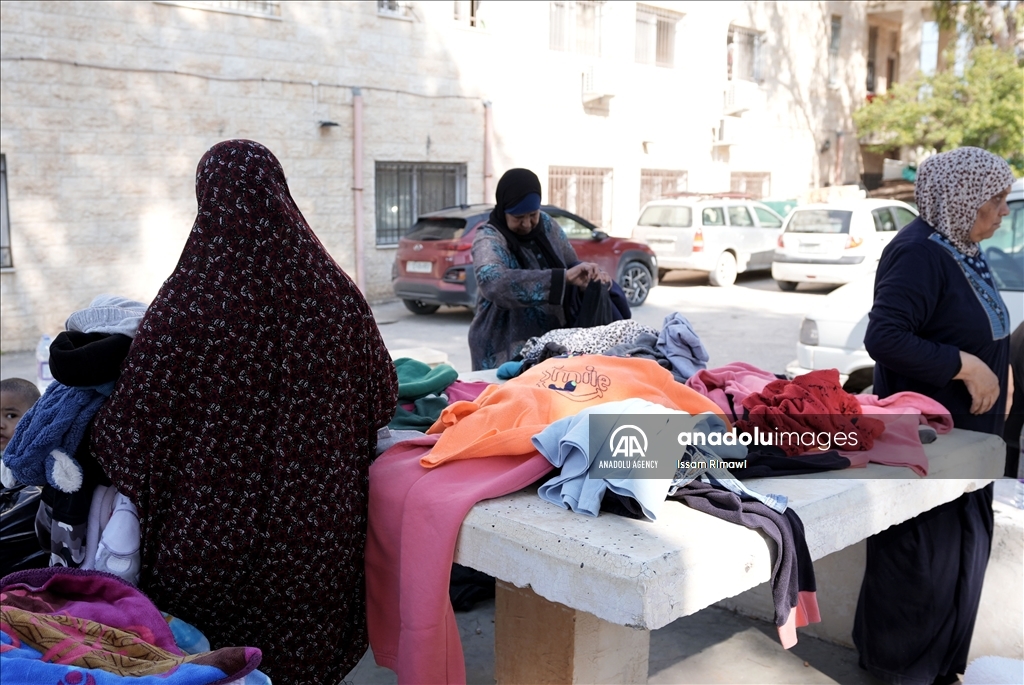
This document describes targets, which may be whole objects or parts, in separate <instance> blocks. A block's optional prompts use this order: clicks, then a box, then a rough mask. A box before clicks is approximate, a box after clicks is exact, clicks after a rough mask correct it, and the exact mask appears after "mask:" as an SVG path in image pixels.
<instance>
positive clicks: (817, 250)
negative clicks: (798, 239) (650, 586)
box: [800, 243, 825, 254]
mask: <svg viewBox="0 0 1024 685" xmlns="http://www.w3.org/2000/svg"><path fill="white" fill-rule="evenodd" d="M800 251H801V252H805V253H807V254H822V253H823V252H825V246H824V245H820V244H818V243H804V244H802V245H801V246H800Z"/></svg>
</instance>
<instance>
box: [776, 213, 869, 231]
mask: <svg viewBox="0 0 1024 685" xmlns="http://www.w3.org/2000/svg"><path fill="white" fill-rule="evenodd" d="M852 216H853V212H851V211H849V210H845V209H798V210H796V211H794V212H793V216H792V217H790V220H789V225H788V226H786V232H787V233H849V232H850V218H851V217H852Z"/></svg>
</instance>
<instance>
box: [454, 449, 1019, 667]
mask: <svg viewBox="0 0 1024 685" xmlns="http://www.w3.org/2000/svg"><path fill="white" fill-rule="evenodd" d="M925 451H926V453H927V454H928V457H929V462H930V468H929V470H930V475H929V477H928V478H924V479H922V478H918V477H917V476H915V475H914V474H913V473H912V472H911V471H910V470H909V469H903V468H895V467H887V466H880V465H875V464H871V465H869V466H868V467H867V468H865V469H850V470H847V471H841V472H835V473H832V474H829V476H830V477H828V478H824V477H820V476H818V477H813V476H812V477H807V476H790V477H786V478H770V479H757V480H751V481H747V483H748V484H749V485H750V487H751V488H753V489H755V490H758V491H761V492H775V493H779V494H783V495H787V496H788V497H789V500H790V505H791V506H792V507H793V508H794V509H795V510H796V512H797V513H798V514H799V515H800V518H801V519H802V520H803V523H804V528H805V533H806V538H807V545H808V548H809V550H810V554H811V557H812V558H813V559H815V560H817V559H821V558H822V557H824V556H826V555H828V554H831V553H833V552H836V551H838V550H842V549H845V548H847V547H849V546H851V545H853V544H855V543H857V542H860V541H861V540H864V539H865V538H867V537H868V536H870V535H873V534H875V533H878V532H879V531H881V530H884V529H885V528H888V527H889V526H891V525H894V524H896V523H900V522H902V521H905V520H907V519H910V518H913V517H914V516H916V515H918V514H920V513H922V512H924V511H927V510H929V509H931V508H933V507H936V506H938V505H940V504H943V503H945V502H949V501H952V500H954V499H956V498H957V497H959V496H960V495H961V494H963V493H965V492H970V491H973V490H976V489H978V488H980V487H983V486H985V485H986V484H987V483H989V482H991V481H992V480H993V479H995V478H997V477H999V475H1000V474H1001V472H1002V468H1003V459H1004V455H1005V447H1004V445H1003V442H1002V441H1001V440H1000V439H999V438H997V437H995V436H990V435H985V434H981V433H974V432H971V431H962V430H954V431H953V432H951V433H949V434H948V435H944V436H940V437H939V439H938V440H937V441H935V442H934V443H932V444H930V445H927V446H925ZM894 476H895V477H894ZM455 561H456V562H458V563H460V564H463V565H466V566H470V567H472V568H475V569H479V570H481V571H483V572H485V573H488V574H490V575H492V576H494V577H495V578H497V579H498V581H499V582H498V589H497V599H496V605H495V677H496V679H497V682H498V683H555V682H559V683H587V682H591V683H593V682H600V683H637V682H646V681H647V672H648V656H649V651H650V631H651V630H654V629H657V628H660V627H662V626H665V625H667V624H669V623H671V622H672V621H674V620H675V619H677V618H680V617H682V616H688V615H690V614H693V613H694V612H697V611H699V610H701V609H703V608H705V607H707V606H710V605H712V604H715V603H717V602H719V601H721V600H723V599H725V598H728V597H733V596H735V595H738V594H740V593H742V592H744V591H746V590H749V589H750V588H753V587H755V586H757V585H760V584H762V583H764V582H765V581H767V580H768V579H769V577H770V570H771V558H770V555H769V550H768V545H767V544H766V543H765V540H764V539H763V538H762V537H761V535H760V534H759V533H757V532H755V531H753V530H748V529H746V528H742V527H740V526H736V525H733V524H730V523H727V522H725V521H721V520H719V519H716V518H713V517H711V516H708V515H706V514H703V513H700V512H697V511H694V510H692V509H689V508H688V507H686V506H684V505H682V504H679V505H678V506H672V507H666V508H665V510H664V513H663V515H662V516H661V517H660V518H659V520H658V521H656V522H647V521H635V520H631V519H626V518H623V517H618V516H613V515H601V516H600V517H598V518H596V519H594V518H589V517H585V516H581V515H578V514H574V513H571V512H569V511H566V510H563V509H560V508H558V507H556V506H554V505H551V504H549V503H547V502H544V501H542V500H541V499H540V498H539V497H538V496H537V494H536V491H535V490H525V491H520V492H518V493H514V494H512V495H508V496H506V497H502V498H498V499H493V500H487V501H485V502H481V503H479V504H477V505H476V506H475V507H474V508H473V509H472V510H471V511H470V513H469V515H468V516H467V517H466V520H465V521H464V523H463V525H462V528H461V530H460V533H459V538H458V543H457V546H456V550H455ZM828 610H829V607H828V606H827V605H823V606H822V612H823V613H825V612H827V611H828Z"/></svg>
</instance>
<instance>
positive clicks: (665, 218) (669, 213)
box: [637, 205, 693, 228]
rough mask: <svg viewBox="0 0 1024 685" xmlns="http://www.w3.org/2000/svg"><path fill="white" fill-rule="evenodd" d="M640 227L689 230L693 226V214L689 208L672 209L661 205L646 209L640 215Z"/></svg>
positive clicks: (669, 206)
mask: <svg viewBox="0 0 1024 685" xmlns="http://www.w3.org/2000/svg"><path fill="white" fill-rule="evenodd" d="M637 223H639V224H640V225H641V226H658V227H665V228H689V227H690V226H692V225H693V213H692V212H691V211H690V208H689V207H673V206H671V205H661V206H654V207H648V208H647V209H645V210H644V213H643V214H641V215H640V221H638V222H637Z"/></svg>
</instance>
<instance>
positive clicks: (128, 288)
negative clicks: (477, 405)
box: [0, 0, 929, 351]
mask: <svg viewBox="0 0 1024 685" xmlns="http://www.w3.org/2000/svg"><path fill="white" fill-rule="evenodd" d="M928 4H929V3H925V2H922V3H906V2H903V3H852V2H838V1H820V2H807V3H804V2H800V3H797V2H761V1H748V2H736V3H719V2H687V1H679V2H650V3H635V2H597V1H584V0H576V1H572V0H559V1H553V2H533V3H513V2H475V1H473V0H469V1H455V2H441V1H438V2H397V1H394V0H384V1H380V2H318V1H311V2H257V1H250V2H223V1H222V2H160V1H157V2H151V1H137V2H6V1H5V2H2V3H0V155H2V162H3V184H2V187H3V193H4V194H3V208H2V215H3V222H4V225H3V266H2V268H0V317H2V327H0V329H2V334H0V348H2V349H3V350H4V351H9V350H18V349H30V348H32V347H34V345H35V342H36V341H37V340H38V337H39V335H40V334H43V333H48V334H51V335H52V334H54V333H56V332H58V331H59V330H61V329H62V328H63V322H64V320H65V319H66V317H67V315H68V314H69V313H71V312H72V311H75V310H76V309H79V308H82V307H84V306H86V305H88V303H89V301H90V300H91V299H92V298H93V297H94V296H95V295H97V294H100V293H115V294H120V295H124V296H128V297H132V298H135V299H138V300H142V301H149V300H150V299H151V298H152V297H153V296H154V295H155V294H156V291H157V290H158V288H159V286H160V284H161V283H162V281H163V279H164V278H165V277H166V276H167V275H168V274H169V273H170V272H171V270H172V269H173V268H174V265H175V263H176V261H177V258H178V255H179V254H180V251H181V248H182V246H183V245H184V242H185V240H186V238H187V236H188V233H189V231H190V229H191V226H192V222H193V220H194V218H195V209H196V203H195V195H194V178H195V167H196V164H197V162H198V161H199V158H200V157H201V156H202V154H203V153H204V152H205V151H206V150H207V149H208V148H209V147H210V146H211V145H212V144H214V143H216V142H218V141H220V140H224V139H229V138H238V137H241V138H250V139H254V140H258V141H260V142H261V143H264V144H265V145H266V146H267V147H269V148H270V149H271V150H272V151H273V152H274V153H275V154H276V155H277V156H278V158H279V159H280V160H281V162H282V164H283V166H284V169H285V173H286V174H287V176H288V180H289V185H290V187H291V191H292V195H293V196H294V198H295V200H296V202H297V203H298V205H299V207H300V208H301V209H302V211H303V213H304V215H305V217H306V219H307V220H308V221H309V223H310V225H311V226H312V227H313V230H314V231H315V232H316V233H317V235H318V236H319V237H320V239H321V240H322V242H323V243H324V245H325V246H326V247H327V249H328V250H329V251H330V252H331V253H332V255H333V256H334V257H335V259H336V260H337V261H338V263H339V264H340V265H341V266H342V268H344V269H345V270H346V271H347V272H348V273H349V274H350V275H352V276H353V277H354V278H356V279H357V282H358V283H359V284H360V286H361V287H362V288H363V291H364V293H365V294H366V296H367V298H368V299H369V300H371V301H380V300H383V299H387V298H389V297H391V289H390V280H391V266H392V262H393V260H394V253H395V245H396V243H397V240H398V238H399V237H400V236H401V235H402V234H403V232H404V231H405V230H406V229H407V228H408V227H409V226H411V225H412V223H413V222H414V221H415V218H416V216H417V214H419V213H422V212H425V211H429V210H432V209H438V208H440V207H442V206H447V205H451V204H459V203H474V202H485V201H493V190H494V185H495V183H496V180H497V178H498V177H500V175H501V173H503V172H504V171H505V170H506V169H509V168H512V167H517V166H518V167H527V168H530V169H533V170H534V171H536V172H537V174H538V175H539V176H540V177H541V180H542V182H543V183H544V187H545V192H546V197H545V198H544V200H545V201H546V202H551V203H554V204H558V205H561V206H564V207H566V208H567V209H569V210H571V211H575V212H577V213H579V214H581V215H583V216H585V217H587V218H588V219H591V220H592V221H594V222H595V223H597V224H598V225H600V226H601V227H602V228H603V229H604V230H606V231H607V232H609V233H613V234H617V235H628V234H629V232H630V230H631V229H632V224H633V222H634V221H635V220H636V215H637V211H638V209H639V207H640V205H641V204H642V202H644V201H646V200H648V199H652V198H654V197H659V196H663V195H666V194H671V193H675V192H685V191H690V192H716V191H733V192H742V193H746V194H749V195H753V196H755V197H762V198H777V199H787V198H799V197H801V196H803V195H805V194H806V193H807V192H808V191H811V190H814V189H816V188H820V187H823V186H827V185H841V184H848V183H858V182H859V181H860V180H861V175H862V173H864V172H865V163H866V161H867V162H870V163H871V164H874V165H875V166H878V167H880V166H881V161H880V158H879V159H878V160H875V159H873V158H868V159H866V156H865V155H863V154H862V153H861V151H860V147H859V145H858V144H857V138H856V135H855V132H854V131H853V128H852V123H851V116H850V115H851V113H852V111H853V110H854V109H855V108H856V107H857V106H859V104H860V103H862V102H863V101H864V100H865V98H866V97H867V96H868V93H869V87H870V88H873V89H874V91H873V92H878V91H879V90H881V91H882V92H884V88H885V84H886V83H887V82H889V81H891V80H892V79H893V78H906V77H908V75H909V74H912V73H913V70H914V69H916V68H917V55H916V54H915V53H914V52H913V51H914V50H915V49H917V48H916V47H915V46H914V45H912V44H910V45H909V47H908V46H907V45H906V41H905V40H904V39H903V36H904V35H906V34H907V33H908V31H910V32H912V31H914V30H916V31H917V34H918V35H919V34H920V29H919V24H920V22H921V20H922V19H921V17H922V16H923V15H922V12H926V11H927V9H926V6H927V5H928ZM914 22H917V26H918V28H916V29H915V24H914ZM893 36H895V38H894V37H893ZM894 41H895V42H894ZM869 46H870V52H869ZM893 60H894V61H893ZM869 71H870V72H871V74H872V75H873V80H872V79H871V78H869V77H868V75H869ZM886 79H888V81H887V80H886Z"/></svg>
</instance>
